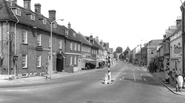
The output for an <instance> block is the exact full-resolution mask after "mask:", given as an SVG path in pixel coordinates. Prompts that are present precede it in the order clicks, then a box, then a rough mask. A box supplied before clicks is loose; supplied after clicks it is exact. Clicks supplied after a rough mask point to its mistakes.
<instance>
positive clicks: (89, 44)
mask: <svg viewBox="0 0 185 103" xmlns="http://www.w3.org/2000/svg"><path fill="white" fill-rule="evenodd" d="M77 38H78V39H79V40H80V41H81V43H82V44H85V45H88V46H91V43H90V42H89V41H87V39H86V38H85V37H84V36H83V35H82V34H80V33H77Z"/></svg>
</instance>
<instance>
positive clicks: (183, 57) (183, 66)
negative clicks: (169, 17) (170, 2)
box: [180, 0, 185, 74]
mask: <svg viewBox="0 0 185 103" xmlns="http://www.w3.org/2000/svg"><path fill="white" fill-rule="evenodd" d="M180 1H181V0H180ZM181 3H182V5H181V7H180V8H181V12H182V68H183V69H182V74H185V70H184V68H185V65H184V64H185V54H184V53H185V47H184V46H185V42H184V41H185V33H184V31H185V30H184V14H185V13H184V9H185V6H184V3H183V2H182V1H181Z"/></svg>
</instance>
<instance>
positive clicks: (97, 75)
mask: <svg viewBox="0 0 185 103" xmlns="http://www.w3.org/2000/svg"><path fill="white" fill-rule="evenodd" d="M110 70H111V73H112V79H113V80H114V81H113V82H112V84H103V83H102V82H103V80H104V78H105V73H106V72H107V69H98V70H95V71H94V70H93V71H92V72H88V73H85V74H82V75H75V76H68V77H63V78H59V79H53V80H49V81H46V82H44V83H39V84H33V85H31V84H30V85H26V86H13V85H12V86H9V87H7V88H6V87H1V88H0V103H183V102H184V101H185V97H183V96H179V95H175V94H173V93H172V92H170V91H169V90H168V89H167V88H166V87H164V86H163V85H162V84H160V83H159V82H158V81H156V80H155V79H154V78H153V77H152V76H151V75H150V74H149V73H147V72H146V70H145V68H143V67H138V66H134V65H132V64H128V63H124V62H119V63H118V64H117V65H116V66H115V67H113V68H111V69H110Z"/></svg>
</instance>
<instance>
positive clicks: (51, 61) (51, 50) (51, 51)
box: [49, 19, 64, 78]
mask: <svg viewBox="0 0 185 103" xmlns="http://www.w3.org/2000/svg"><path fill="white" fill-rule="evenodd" d="M59 20H60V21H63V20H64V19H57V20H53V21H52V22H51V24H50V27H51V28H50V31H51V32H50V36H51V37H50V39H51V49H50V53H51V54H50V56H51V59H50V63H49V64H50V65H49V66H50V68H49V69H50V71H49V74H50V78H51V75H52V73H53V40H52V38H53V31H52V29H53V23H54V22H56V21H59Z"/></svg>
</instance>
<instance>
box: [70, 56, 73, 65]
mask: <svg viewBox="0 0 185 103" xmlns="http://www.w3.org/2000/svg"><path fill="white" fill-rule="evenodd" d="M70 65H73V57H72V56H71V58H70Z"/></svg>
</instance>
